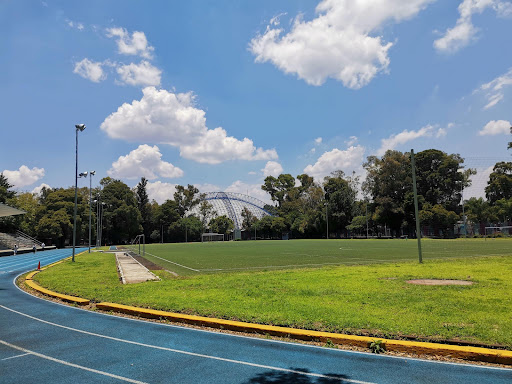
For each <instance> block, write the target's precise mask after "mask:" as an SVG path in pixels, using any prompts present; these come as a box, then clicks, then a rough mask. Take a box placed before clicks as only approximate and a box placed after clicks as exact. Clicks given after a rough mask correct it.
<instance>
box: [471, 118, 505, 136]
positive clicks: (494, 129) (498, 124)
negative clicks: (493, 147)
mask: <svg viewBox="0 0 512 384" xmlns="http://www.w3.org/2000/svg"><path fill="white" fill-rule="evenodd" d="M511 126H512V124H510V121H507V120H496V121H495V120H491V121H489V122H488V123H487V124H485V127H484V128H483V129H482V130H481V131H479V132H478V134H479V135H480V136H485V135H506V134H509V133H510V127H511Z"/></svg>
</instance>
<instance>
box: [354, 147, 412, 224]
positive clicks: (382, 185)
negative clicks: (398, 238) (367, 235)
mask: <svg viewBox="0 0 512 384" xmlns="http://www.w3.org/2000/svg"><path fill="white" fill-rule="evenodd" d="M363 166H364V168H365V169H366V171H367V176H366V180H365V182H364V183H363V191H365V192H366V193H367V194H368V195H369V196H371V197H372V198H373V201H374V205H375V213H374V219H375V220H376V222H377V223H379V224H387V225H388V226H389V227H390V228H391V229H392V230H393V231H394V232H395V233H398V232H399V230H400V227H401V226H402V223H403V221H404V218H405V217H406V212H405V209H404V201H405V197H406V195H407V193H409V192H412V172H411V161H410V155H409V154H408V153H402V152H400V151H392V150H388V151H386V153H385V154H384V155H383V156H382V157H381V158H378V157H377V156H369V157H368V158H367V162H366V163H364V165H363Z"/></svg>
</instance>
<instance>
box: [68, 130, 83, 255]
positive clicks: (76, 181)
mask: <svg viewBox="0 0 512 384" xmlns="http://www.w3.org/2000/svg"><path fill="white" fill-rule="evenodd" d="M84 129H85V124H76V125H75V130H76V146H75V209H74V214H73V256H72V257H71V261H73V262H74V261H75V244H76V205H77V198H78V193H77V188H78V131H80V132H83V130H84Z"/></svg>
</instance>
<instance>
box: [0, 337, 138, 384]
mask: <svg viewBox="0 0 512 384" xmlns="http://www.w3.org/2000/svg"><path fill="white" fill-rule="evenodd" d="M0 343H1V344H4V345H7V346H8V347H11V348H14V349H17V350H18V351H22V352H26V353H27V354H30V355H34V356H37V357H40V358H42V359H46V360H50V361H53V362H55V363H59V364H63V365H67V366H69V367H73V368H78V369H83V370H84V371H89V372H93V373H97V374H99V375H103V376H108V377H112V378H114V379H118V380H122V381H126V382H128V383H136V384H147V383H145V382H144V381H138V380H133V379H129V378H127V377H123V376H118V375H114V374H113V373H108V372H104V371H99V370H97V369H93V368H87V367H84V366H83V365H78V364H73V363H70V362H67V361H64V360H60V359H56V358H55V357H51V356H47V355H43V354H42V353H37V352H34V351H30V350H28V349H25V348H22V347H18V346H17V345H13V344H10V343H8V342H6V341H3V340H0Z"/></svg>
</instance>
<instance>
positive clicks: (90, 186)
mask: <svg viewBox="0 0 512 384" xmlns="http://www.w3.org/2000/svg"><path fill="white" fill-rule="evenodd" d="M85 174H87V172H85ZM95 174H96V171H89V253H91V216H92V177H93V176H94V175H95Z"/></svg>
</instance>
